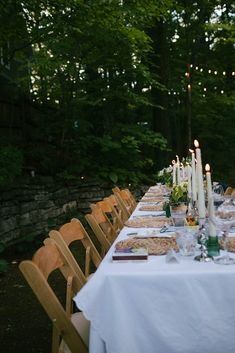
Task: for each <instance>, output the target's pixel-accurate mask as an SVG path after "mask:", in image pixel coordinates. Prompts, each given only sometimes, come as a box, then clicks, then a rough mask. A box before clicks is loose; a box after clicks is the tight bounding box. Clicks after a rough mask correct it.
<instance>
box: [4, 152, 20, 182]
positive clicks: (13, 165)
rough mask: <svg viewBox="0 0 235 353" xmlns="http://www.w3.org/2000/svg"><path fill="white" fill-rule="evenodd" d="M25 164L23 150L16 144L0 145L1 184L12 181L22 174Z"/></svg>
mask: <svg viewBox="0 0 235 353" xmlns="http://www.w3.org/2000/svg"><path fill="white" fill-rule="evenodd" d="M22 164H23V155H22V152H21V151H20V150H19V149H18V148H17V147H15V146H12V145H8V146H5V147H0V186H4V185H6V184H8V183H9V182H12V181H13V180H14V178H15V177H16V176H18V175H20V174H21V171H22Z"/></svg>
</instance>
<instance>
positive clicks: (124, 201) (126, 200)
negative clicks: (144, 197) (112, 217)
mask: <svg viewBox="0 0 235 353" xmlns="http://www.w3.org/2000/svg"><path fill="white" fill-rule="evenodd" d="M112 190H113V193H114V195H115V196H116V198H117V200H118V202H119V204H120V206H121V207H122V210H123V212H124V214H125V216H126V217H127V218H129V217H130V215H131V214H132V212H133V210H134V207H133V204H132V201H131V200H130V195H129V194H128V192H127V191H126V190H120V189H119V188H118V187H115V188H113V189H112Z"/></svg>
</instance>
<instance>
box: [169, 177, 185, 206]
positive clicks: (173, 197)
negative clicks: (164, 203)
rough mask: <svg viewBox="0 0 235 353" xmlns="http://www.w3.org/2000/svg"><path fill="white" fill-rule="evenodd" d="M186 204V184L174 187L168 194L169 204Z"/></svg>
mask: <svg viewBox="0 0 235 353" xmlns="http://www.w3.org/2000/svg"><path fill="white" fill-rule="evenodd" d="M180 202H188V183H186V182H183V183H181V184H178V185H175V186H174V187H173V189H172V191H171V194H170V203H171V204H177V203H180Z"/></svg>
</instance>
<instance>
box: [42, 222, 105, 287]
mask: <svg viewBox="0 0 235 353" xmlns="http://www.w3.org/2000/svg"><path fill="white" fill-rule="evenodd" d="M49 237H50V238H51V239H53V240H54V241H55V242H56V244H57V246H58V248H59V250H60V251H61V253H62V254H63V256H64V257H65V259H66V260H67V262H68V263H69V265H70V266H71V267H72V268H73V270H74V272H75V273H76V274H77V276H78V277H79V278H80V279H81V281H83V282H84V281H85V282H86V281H87V279H88V277H89V275H90V264H91V262H92V263H93V264H94V265H95V267H96V268H97V267H98V266H99V264H100V263H101V261H102V258H101V256H100V254H99V252H98V251H97V249H96V247H95V245H94V243H93V242H92V240H91V238H90V237H89V235H88V233H87V232H86V230H85V228H84V227H83V225H82V223H81V222H80V221H79V220H78V219H76V218H73V219H72V220H71V222H69V223H65V224H64V225H62V226H61V227H60V229H59V230H58V231H57V230H51V231H50V233H49ZM76 240H79V241H80V244H81V245H82V246H83V247H84V249H85V259H84V260H85V261H84V262H85V269H84V272H83V271H82V269H81V267H80V266H79V265H78V263H77V261H76V259H75V258H74V256H73V254H72V252H71V250H70V248H69V246H70V244H72V243H73V242H74V241H76Z"/></svg>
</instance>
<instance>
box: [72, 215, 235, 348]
mask: <svg viewBox="0 0 235 353" xmlns="http://www.w3.org/2000/svg"><path fill="white" fill-rule="evenodd" d="M151 213H152V212H151ZM135 214H138V210H137V211H136V212H135ZM131 231H134V229H133V228H126V227H125V228H124V229H123V230H122V232H121V234H120V235H119V237H118V240H120V239H123V238H125V237H126V234H127V233H128V232H131ZM135 231H136V229H135ZM142 231H143V230H142ZM112 252H113V247H112V248H111V249H110V251H109V253H108V254H107V255H106V257H105V258H104V260H103V261H102V263H101V265H100V266H99V268H98V270H97V271H96V273H95V274H94V275H93V276H92V278H91V279H90V280H89V282H88V283H87V284H86V285H85V286H84V287H83V288H82V290H81V291H80V292H79V293H78V294H77V295H76V297H75V298H74V300H75V302H76V304H77V306H78V308H79V309H81V310H82V311H83V312H84V314H85V316H86V317H87V319H89V320H90V321H91V336H90V353H199V352H203V353H234V352H235V339H234V332H235V331H234V330H235V265H231V266H221V265H216V264H214V263H213V262H212V263H199V262H196V261H193V260H192V258H188V259H185V258H181V261H180V263H179V264H168V263H166V262H165V256H150V257H149V260H148V261H147V262H132V263H131V262H124V263H120V262H119V263H113V262H112V261H111V256H112Z"/></svg>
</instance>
